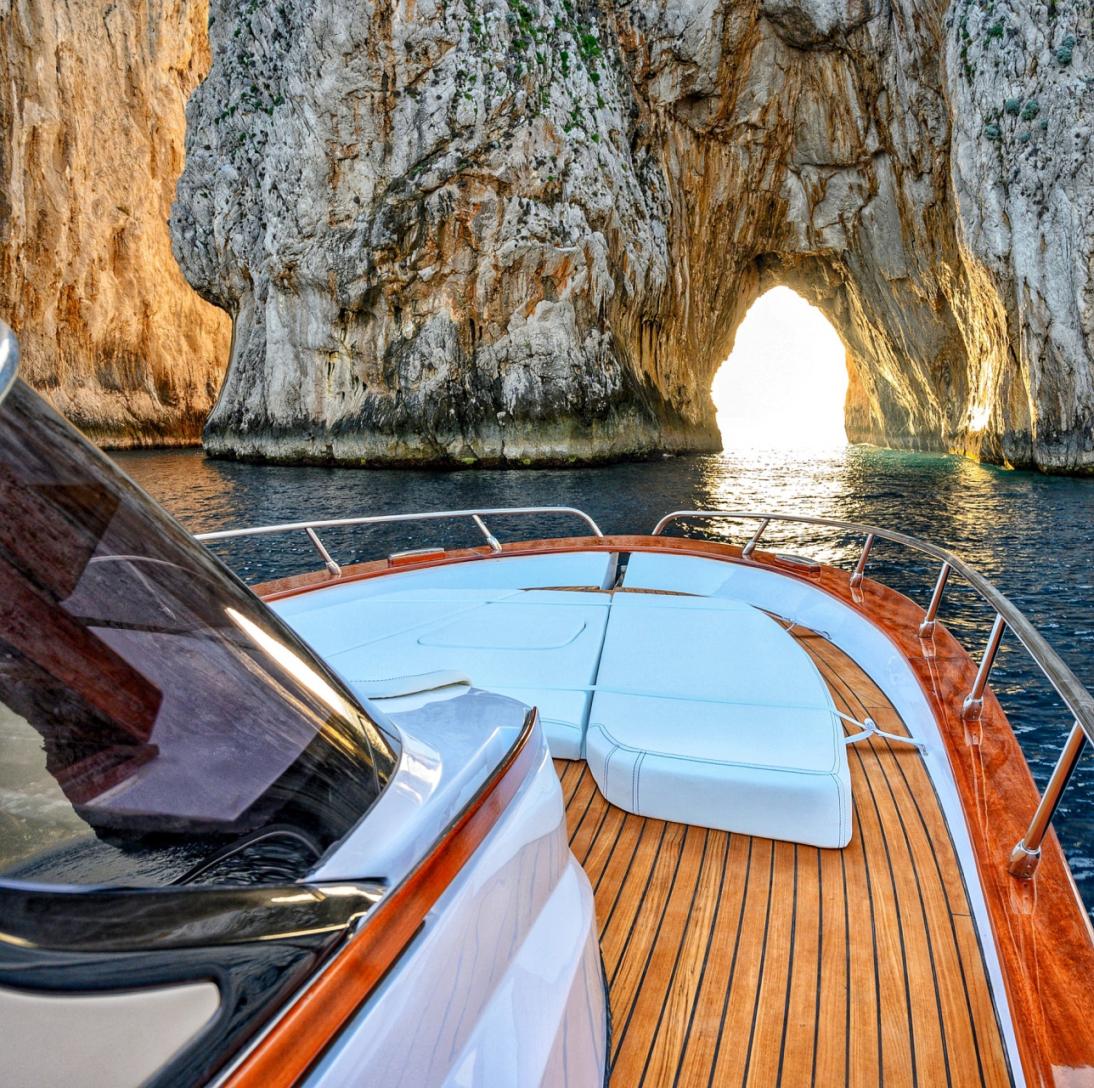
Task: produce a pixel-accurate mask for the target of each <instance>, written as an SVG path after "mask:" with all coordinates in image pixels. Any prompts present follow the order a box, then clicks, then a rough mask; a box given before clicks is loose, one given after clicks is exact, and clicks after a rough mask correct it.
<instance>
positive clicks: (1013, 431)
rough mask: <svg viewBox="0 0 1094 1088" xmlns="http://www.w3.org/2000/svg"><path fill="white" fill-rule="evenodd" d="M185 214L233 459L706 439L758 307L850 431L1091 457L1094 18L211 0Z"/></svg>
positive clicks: (1004, 1) (1054, 458)
mask: <svg viewBox="0 0 1094 1088" xmlns="http://www.w3.org/2000/svg"><path fill="white" fill-rule="evenodd" d="M210 24H211V44H212V54H213V64H212V69H211V71H210V75H209V77H208V79H207V80H206V81H205V82H204V83H203V84H202V86H201V87H200V88H199V89H198V91H197V92H196V93H195V94H194V96H193V97H192V99H191V101H190V105H189V107H188V119H189V127H188V136H187V165H186V170H185V172H184V174H183V177H182V180H181V182H180V185H179V196H178V201H177V203H176V205H175V209H174V212H173V217H172V229H173V236H174V242H175V251H176V254H177V256H178V258H179V260H180V263H181V264H182V267H183V270H184V272H185V274H186V276H187V278H188V279H189V280H190V282H191V283H192V284H194V286H195V287H196V288H197V289H198V290H199V291H200V292H201V293H202V294H203V295H204V296H205V297H206V298H208V299H209V300H211V301H213V302H215V303H216V304H217V305H219V306H221V307H223V308H224V309H226V310H228V311H229V312H230V313H231V314H232V315H233V318H234V322H235V328H234V339H233V344H232V354H231V362H230V367H229V372H228V375H227V378H226V384H225V387H224V391H223V394H222V396H221V399H220V401H219V403H218V405H217V408H216V410H215V411H214V414H213V416H212V418H211V420H210V423H209V426H208V428H207V430H206V443H207V447H208V448H209V449H210V450H211V451H213V452H214V453H219V454H223V455H228V456H241V457H256V458H292V459H313V460H335V461H347V462H361V461H381V460H406V461H414V460H434V461H445V460H449V461H459V460H485V461H494V460H517V461H519V460H525V459H532V460H555V459H566V458H572V457H578V458H587V457H600V456H613V455H620V454H634V453H642V452H646V451H653V450H671V449H703V448H710V447H712V446H715V445H717V441H718V439H717V434H716V431H715V427H714V420H713V412H712V407H711V403H710V398H709V388H710V381H711V377H712V375H713V373H714V370H715V369H716V368H717V366H718V364H719V363H720V362H721V361H722V360H723V359H724V358H725V356H726V355H727V353H728V351H729V350H730V348H731V346H732V341H733V336H734V331H735V329H736V326H737V324H738V322H739V320H740V318H741V317H742V316H743V313H744V311H745V310H746V309H747V307H748V305H749V304H750V302H751V301H752V300H753V299H754V298H755V297H756V295H757V293H758V292H760V291H761V290H763V289H765V288H766V287H767V286H770V285H773V284H775V283H786V284H789V285H790V286H792V287H794V288H796V289H797V290H799V291H800V292H802V293H803V294H804V295H805V296H806V297H808V298H810V299H811V300H813V301H815V302H817V303H818V304H819V305H820V306H821V307H822V308H823V309H824V310H825V312H826V313H827V314H828V316H829V317H830V319H831V320H832V321H833V323H834V324H835V325H836V327H837V329H838V330H839V331H840V333H841V335H842V337H843V339H844V341H845V343H846V345H847V348H848V362H849V367H850V370H851V373H852V379H853V380H852V383H851V395H850V398H849V402H848V425H849V431H850V433H851V436H852V437H853V438H856V439H869V440H873V441H877V442H880V443H885V444H890V445H898V446H909V447H920V448H942V449H953V450H957V451H960V452H967V453H970V454H973V455H980V456H983V457H986V458H989V459H992V460H997V461H1009V462H1010V463H1013V464H1022V465H1038V466H1040V467H1042V468H1046V469H1055V470H1084V469H1085V470H1090V469H1092V468H1094V366H1092V355H1094V277H1092V271H1094V270H1092V259H1094V258H1092V253H1094V155H1092V154H1091V151H1092V149H1091V147H1090V140H1091V119H1092V117H1094V102H1092V96H1094V80H1092V74H1091V72H1092V68H1091V63H1090V52H1089V50H1090V45H1089V42H1088V40H1087V37H1086V35H1088V34H1089V30H1090V9H1089V0H1049V2H1048V3H1047V5H1046V4H1044V3H1042V2H1040V0H1038V2H1037V3H1034V2H1032V0H953V3H952V4H951V5H950V6H947V4H946V3H945V2H943V0H735V2H729V0H619V2H615V3H607V2H603V3H602V2H597V0H391V2H388V3H374V2H370V0H280V2H278V3H271V4H260V3H257V2H256V0H212V17H211V20H210Z"/></svg>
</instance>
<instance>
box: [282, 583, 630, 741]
mask: <svg viewBox="0 0 1094 1088" xmlns="http://www.w3.org/2000/svg"><path fill="white" fill-rule="evenodd" d="M377 581H386V579H383V580H379V579H378V580H377ZM399 584H400V583H399V581H398V580H395V579H393V580H392V581H391V582H390V583H389V585H388V592H387V593H385V594H382V595H381V594H377V593H375V592H373V593H372V594H370V595H369V596H367V597H364V598H363V599H362V598H360V597H359V598H357V599H354V597H353V596H352V595H350V594H348V593H342V594H339V596H338V598H336V599H334V600H333V601H332V602H331V603H330V604H329V605H328V606H327V607H323V608H316V607H313V608H311V609H309V610H308V611H306V612H297V613H296V614H295V615H287V616H285V618H286V620H287V621H288V622H289V623H290V624H291V625H292V627H293V628H294V629H295V630H296V631H297V633H298V634H300V635H301V637H303V638H304V639H305V640H306V641H308V642H310V643H311V644H312V646H313V647H314V648H315V649H316V650H317V651H318V652H319V653H320V654H322V656H323V658H324V659H325V660H326V661H327V662H328V663H329V664H330V665H331V667H332V668H334V669H335V670H336V671H337V672H338V673H339V675H341V676H342V677H343V678H344V679H345V680H346V681H347V682H348V683H349V684H350V685H351V686H352V687H353V688H354V689H355V690H357V691H359V692H360V693H361V694H362V695H363V696H365V697H368V696H369V695H370V693H371V692H374V691H376V690H386V689H387V688H388V687H391V686H392V685H395V686H396V687H398V686H399V684H400V683H401V682H403V681H407V682H410V681H411V680H413V678H416V677H418V676H419V675H420V674H422V673H434V672H445V671H448V670H454V671H457V672H459V673H461V674H464V675H466V676H467V677H469V678H470V681H471V683H473V684H474V686H475V687H477V688H483V689H485V690H487V691H495V692H499V693H502V694H504V695H507V696H509V697H511V698H513V699H518V700H520V701H521V702H523V703H525V704H527V705H529V706H536V707H538V708H539V712H540V719H541V722H542V724H543V729H544V732H545V734H546V736H547V741H548V744H549V745H550V748H551V752H552V754H553V755H555V756H558V757H561V758H564V759H579V758H580V757H581V756H582V755H583V753H584V745H583V741H584V735H585V721H586V717H587V712H588V703H589V687H590V685H591V684H592V683H593V681H594V679H595V674H596V664H597V660H598V659H599V656H600V647H601V643H602V641H603V636H604V627H605V624H606V622H607V617H608V608H609V605H610V603H611V597H610V596H609V595H608V594H606V593H583V592H573V591H562V590H514V589H492V590H489V589H439V588H427V587H422V588H410V589H399V588H397V587H398V586H399ZM360 585H362V586H366V585H369V583H368V582H363V583H360ZM344 588H345V590H350V589H352V588H353V586H352V585H349V586H346V587H344ZM408 678H410V679H409V680H408Z"/></svg>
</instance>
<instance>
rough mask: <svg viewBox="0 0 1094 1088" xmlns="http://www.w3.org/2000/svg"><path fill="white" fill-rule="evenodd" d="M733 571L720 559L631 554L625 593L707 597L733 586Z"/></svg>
mask: <svg viewBox="0 0 1094 1088" xmlns="http://www.w3.org/2000/svg"><path fill="white" fill-rule="evenodd" d="M734 573H735V568H734V565H733V564H732V563H726V562H724V561H723V560H721V559H703V558H701V557H700V556H694V555H672V554H665V553H663V552H634V553H633V554H632V555H631V557H630V559H629V560H628V561H627V570H626V573H625V574H624V575H623V586H624V588H625V589H662V590H670V591H672V592H674V593H696V594H699V595H700V596H703V597H710V596H712V595H713V594H715V593H718V592H719V591H722V592H725V591H726V590H727V589H728V588H729V585H730V584H732V580H733V575H734Z"/></svg>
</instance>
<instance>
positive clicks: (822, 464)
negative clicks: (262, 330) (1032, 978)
mask: <svg viewBox="0 0 1094 1088" xmlns="http://www.w3.org/2000/svg"><path fill="white" fill-rule="evenodd" d="M117 460H118V461H119V463H120V464H121V465H122V466H123V468H124V469H125V470H126V471H127V472H128V473H129V474H130V475H131V476H132V477H133V478H134V479H135V480H136V481H137V482H138V483H140V484H141V485H142V486H143V487H145V488H146V489H147V490H148V491H149V492H150V493H151V494H152V495H153V496H154V497H155V498H157V499H158V500H160V501H161V502H162V503H164V504H165V505H166V506H167V508H168V509H169V510H170V511H171V512H172V513H173V514H175V516H176V517H178V518H179V519H180V520H181V521H182V522H183V523H184V524H185V525H186V526H187V528H189V529H191V530H193V531H195V532H200V531H202V530H212V529H221V528H229V527H238V526H244V525H261V524H268V523H271V522H278V521H293V520H300V519H303V518H319V517H349V516H353V515H364V514H378V513H396V512H406V511H412V510H438V509H456V508H466V507H484V506H536V505H552V506H577V507H580V508H582V509H584V510H586V511H588V512H589V513H590V514H591V515H592V516H593V517H594V518H595V519H596V520H597V521H598V522H599V524H600V526H601V528H602V529H603V530H604V531H605V532H620V533H639V532H647V531H649V530H650V529H652V527H653V525H654V523H655V522H656V521H657V519H658V518H660V517H661V515H662V514H664V513H666V512H668V511H670V510H675V509H697V508H700V509H701V508H704V507H723V508H724V507H730V508H736V509H747V508H752V509H768V510H781V511H784V512H789V513H802V514H814V515H819V516H822V517H830V518H838V519H840V520H843V521H858V522H869V523H873V524H876V525H880V526H883V527H886V528H891V529H897V530H900V531H902V532H905V533H910V534H912V535H913V536H919V537H923V538H925V539H927V540H930V541H933V542H934V543H937V544H941V545H943V546H945V547H949V548H951V549H952V550H954V551H956V552H957V553H958V554H959V555H962V556H963V557H964V558H965V559H967V560H968V561H970V562H971V563H972V564H973V565H974V566H975V567H977V568H979V570H980V571H981V572H982V573H983V574H985V575H986V576H987V577H988V578H990V579H992V580H993V581H994V582H995V583H996V584H997V585H998V586H999V588H1000V589H1001V590H1002V591H1003V592H1004V593H1005V594H1007V595H1008V596H1009V597H1010V598H1011V599H1012V600H1013V601H1015V603H1016V604H1017V605H1018V606H1019V607H1020V608H1021V609H1023V611H1025V612H1026V614H1027V615H1028V616H1029V617H1030V618H1031V619H1032V620H1033V622H1034V623H1035V624H1037V625H1038V626H1039V627H1040V628H1041V630H1042V632H1043V633H1044V634H1045V636H1046V637H1047V638H1048V640H1049V641H1050V642H1051V643H1052V644H1053V645H1054V646H1055V647H1056V649H1057V651H1058V652H1059V653H1060V655H1061V656H1062V657H1063V658H1064V660H1065V661H1066V662H1067V663H1068V664H1069V665H1070V666H1071V668H1072V669H1074V671H1075V673H1076V674H1077V675H1078V677H1079V679H1080V680H1081V681H1082V682H1083V683H1084V684H1085V685H1086V686H1087V687H1088V688H1092V689H1094V547H1092V544H1094V534H1092V527H1094V480H1076V479H1068V478H1063V477H1049V476H1040V475H1036V474H1033V473H1025V472H1005V471H1002V470H999V469H994V468H988V467H984V466H981V465H976V464H973V463H972V462H969V461H966V460H963V459H961V458H955V457H945V456H933V455H923V454H909V453H900V452H895V451H891V450H878V449H874V448H871V447H863V446H851V447H847V448H845V449H840V450H833V451H825V452H821V453H804V452H803V453H799V452H783V451H777V452H762V451H748V452H731V453H726V454H723V455H719V456H708V457H696V458H676V459H670V460H664V461H659V462H655V463H650V464H630V465H615V466H611V467H606V468H598V469H559V470H546V469H545V470H532V469H522V470H512V471H465V472H452V473H436V472H408V471H382V470H367V471H366V470H354V469H322V468H278V467H260V466H252V465H240V464H232V463H226V462H217V461H209V460H205V459H204V458H203V457H202V456H201V454H200V453H198V452H196V451H191V450H182V451H156V452H134V453H123V454H118V455H117ZM491 528H492V529H493V530H494V532H495V533H496V534H497V535H498V536H499V537H500V538H501V539H503V540H505V539H518V538H521V537H524V538H528V537H535V536H546V535H552V534H558V533H563V534H568V535H572V534H578V533H580V532H582V529H581V526H580V523H577V522H573V521H566V520H559V519H552V518H522V519H513V520H512V521H511V522H505V521H501V520H498V521H492V522H491ZM711 533H712V534H715V535H718V536H720V537H721V538H723V539H730V540H737V541H738V542H739V541H741V540H743V539H744V535H747V533H746V530H744V529H743V528H742V527H737V528H734V527H733V526H731V525H730V524H728V523H726V524H724V525H723V526H722V527H719V526H718V525H712V526H711ZM743 534H744V535H743ZM323 539H324V542H325V543H326V544H327V545H328V547H329V548H330V550H331V552H332V553H333V554H334V557H335V558H336V559H337V560H338V561H339V562H352V561H355V560H362V559H370V558H376V557H377V556H381V555H386V554H387V553H388V552H390V551H393V550H396V549H401V548H410V547H421V546H424V545H426V544H432V543H443V544H445V545H447V546H454V545H459V544H481V543H482V539H481V537H479V536H478V535H477V534H476V532H475V530H474V529H473V528H471V527H470V526H464V525H460V526H456V525H445V524H443V523H442V524H441V525H436V524H435V525H421V526H397V527H384V528H381V529H355V530H353V531H351V532H349V531H334V532H330V531H325V532H324V533H323ZM765 543H768V544H769V545H772V546H774V545H776V544H778V545H786V546H789V547H791V548H792V549H793V550H794V551H796V552H799V553H802V554H809V555H813V556H815V557H817V558H819V559H823V560H825V561H826V562H830V563H838V564H843V565H845V566H851V565H853V564H854V562H855V559H856V558H857V556H858V551H859V549H860V547H861V540H860V539H854V538H843V537H841V536H840V534H839V533H836V532H831V531H827V530H809V529H804V530H794V529H791V528H789V527H779V528H775V527H773V528H772V529H771V530H769V534H768V536H766V537H765ZM220 553H221V554H222V555H223V556H224V558H225V559H226V560H227V561H228V562H229V563H230V565H231V566H232V567H233V568H234V569H235V570H236V571H237V572H238V573H239V574H241V575H242V577H243V578H244V579H245V580H247V581H250V582H257V581H262V580H265V579H267V578H271V577H275V576H277V575H281V574H288V573H295V572H298V571H301V570H306V569H314V568H315V567H316V566H317V562H316V558H315V554H314V552H312V551H311V548H310V545H309V544H308V543H307V540H306V539H305V538H304V537H303V535H302V534H297V535H295V536H291V537H273V538H264V539H260V540H259V541H258V542H254V541H244V542H237V543H233V544H232V545H231V546H225V547H222V548H221V549H220ZM870 573H871V574H872V575H874V576H875V577H878V578H880V579H882V580H883V581H885V582H887V583H888V584H890V585H893V586H894V587H895V588H897V589H900V590H902V591H903V592H905V593H908V594H909V595H910V596H912V597H914V598H916V599H917V600H919V601H920V602H921V603H923V604H924V605H925V604H926V601H927V600H928V599H929V596H930V589H931V587H932V585H933V583H934V579H935V576H936V574H937V567H936V565H935V564H933V563H931V562H930V561H928V560H927V559H926V557H918V556H916V555H914V554H913V553H909V552H906V551H903V550H902V549H900V548H899V547H898V546H896V545H889V544H886V543H885V542H880V543H878V544H877V546H876V547H875V549H874V552H873V556H872V558H871V565H870ZM942 618H943V619H944V620H945V622H946V623H947V625H948V626H949V627H950V628H951V630H953V631H954V632H955V633H956V634H957V635H958V637H960V638H962V640H963V641H964V642H965V643H966V645H967V646H969V647H970V648H973V649H977V650H978V648H979V646H980V645H982V643H983V640H984V638H985V636H986V634H987V631H988V628H989V627H990V624H991V619H992V616H991V613H990V612H989V611H988V609H987V608H986V606H983V605H982V604H981V603H980V602H979V600H978V599H977V598H975V597H974V595H973V594H972V593H971V592H970V591H968V590H966V589H965V588H964V586H963V585H962V584H961V583H960V582H959V581H956V580H951V583H950V588H949V589H948V590H947V596H946V601H945V603H944V606H943V611H942ZM992 682H993V686H994V688H995V690H996V692H997V694H998V695H999V696H1000V698H1001V700H1002V702H1003V704H1004V706H1005V708H1006V709H1007V711H1008V713H1009V714H1010V718H1011V722H1012V723H1013V725H1014V728H1015V731H1016V732H1017V733H1018V734H1019V737H1020V740H1021V742H1022V746H1023V748H1024V750H1025V752H1026V756H1027V758H1028V759H1029V761H1030V764H1031V765H1032V767H1033V769H1034V775H1035V777H1036V778H1037V779H1038V783H1039V784H1040V785H1043V783H1044V781H1045V779H1046V777H1047V775H1048V772H1049V770H1050V769H1051V767H1052V764H1053V763H1054V762H1055V759H1056V756H1057V753H1058V751H1059V748H1060V745H1061V744H1062V742H1063V739H1064V736H1065V734H1066V731H1067V730H1068V728H1069V727H1070V725H1071V722H1070V719H1069V718H1068V716H1067V713H1066V711H1065V709H1064V708H1063V707H1062V706H1061V705H1060V703H1059V701H1058V700H1057V699H1056V698H1055V696H1054V694H1053V692H1052V690H1051V688H1049V686H1048V684H1047V683H1046V682H1045V681H1044V680H1043V678H1042V677H1041V676H1040V673H1039V672H1038V671H1037V669H1036V667H1035V666H1033V665H1032V664H1031V663H1030V662H1029V659H1028V658H1027V657H1026V656H1025V654H1024V652H1023V651H1022V650H1021V648H1020V647H1019V646H1018V645H1017V644H1016V642H1015V641H1014V640H1013V638H1011V639H1007V640H1005V641H1004V644H1003V649H1002V651H1001V653H1000V656H999V658H998V660H997V664H996V666H995V670H994V672H993V675H992ZM1057 827H1058V830H1059V833H1060V837H1061V839H1062V840H1063V842H1064V847H1065V849H1066V850H1067V852H1068V856H1069V859H1070V861H1071V867H1072V870H1073V871H1074V873H1075V877H1076V879H1077V881H1078V883H1079V886H1080V888H1081V889H1082V891H1083V894H1084V897H1085V899H1086V902H1087V904H1088V905H1094V757H1092V756H1091V755H1090V754H1089V753H1088V754H1087V755H1086V757H1085V758H1084V760H1083V762H1082V763H1081V764H1080V767H1079V770H1078V772H1077V774H1076V776H1075V778H1074V779H1073V781H1072V785H1071V788H1070V790H1069V791H1068V794H1067V796H1066V797H1065V800H1064V804H1063V806H1062V808H1061V811H1060V814H1059V816H1058V819H1057Z"/></svg>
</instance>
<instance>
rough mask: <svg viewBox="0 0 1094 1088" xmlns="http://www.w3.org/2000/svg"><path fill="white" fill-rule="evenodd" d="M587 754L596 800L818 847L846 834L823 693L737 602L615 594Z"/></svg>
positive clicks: (796, 657) (830, 715)
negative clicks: (596, 788) (600, 797)
mask: <svg viewBox="0 0 1094 1088" xmlns="http://www.w3.org/2000/svg"><path fill="white" fill-rule="evenodd" d="M586 758H587V760H588V763H589V767H590V770H592V772H593V777H594V778H595V779H596V781H597V784H598V785H599V786H600V789H601V791H602V792H603V793H604V795H605V797H607V798H608V800H610V801H611V802H612V803H613V804H616V805H618V806H619V807H621V808H624V809H627V810H628V811H631V812H636V813H638V814H639V815H643V816H651V817H656V818H658V819H666V820H677V821H680V822H683V823H691V824H698V825H700V826H706V827H716V828H720V829H722V830H727V831H736V832H740V833H743V834H749V835H762V836H766V837H769V838H777V839H785V840H789V841H792V842H802V843H808V844H811V845H816V846H844V845H846V843H847V841H848V840H849V838H850V831H851V790H850V774H849V771H848V767H847V756H846V749H845V746H844V743H843V729H842V725H841V722H840V719H839V718H838V716H837V715H836V713H835V707H834V706H833V704H832V700H831V696H830V694H829V692H828V688H827V685H826V684H825V683H824V680H823V678H822V677H821V676H820V674H819V672H818V671H817V669H816V667H815V666H814V664H813V662H812V660H811V659H810V658H809V656H808V654H806V653H805V651H804V650H802V649H801V647H799V646H798V645H797V644H796V643H795V642H794V640H793V639H792V638H791V637H790V636H789V635H788V634H787V633H786V632H785V631H784V630H783V629H782V627H781V626H780V625H779V624H778V623H777V622H776V621H774V620H772V619H771V618H770V617H768V616H765V615H764V614H763V613H761V612H758V611H756V610H755V609H752V608H750V607H749V606H747V605H743V604H741V603H740V602H736V601H732V600H719V601H710V600H708V599H704V598H691V597H673V596H658V595H648V594H633V595H623V594H617V595H616V597H615V599H614V603H613V606H612V614H611V618H610V620H609V623H608V629H607V632H606V635H605V641H604V650H603V654H602V658H601V665H600V671H599V676H598V681H597V691H596V694H595V696H594V698H593V702H592V707H591V710H590V714H589V727H588V730H587V736H586Z"/></svg>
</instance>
